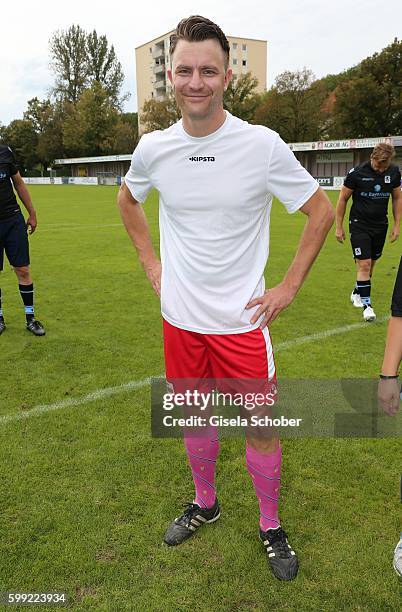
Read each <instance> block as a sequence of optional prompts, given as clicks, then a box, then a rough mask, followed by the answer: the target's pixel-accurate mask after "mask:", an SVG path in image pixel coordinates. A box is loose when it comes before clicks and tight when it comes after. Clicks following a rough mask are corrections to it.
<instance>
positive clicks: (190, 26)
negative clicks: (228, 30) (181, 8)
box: [170, 15, 230, 69]
mask: <svg viewBox="0 0 402 612" xmlns="http://www.w3.org/2000/svg"><path fill="white" fill-rule="evenodd" d="M209 39H215V40H217V41H218V42H219V44H220V46H221V47H222V50H223V52H224V54H225V69H227V67H228V65H229V52H230V46H229V42H228V39H227V38H226V36H225V35H224V33H223V32H222V30H221V29H220V27H219V26H218V25H216V23H214V22H213V21H211V20H210V19H207V18H206V17H201V16H200V15H191V17H187V18H186V19H182V20H181V21H180V22H179V23H178V24H177V26H176V29H175V31H174V33H173V34H172V35H171V37H170V55H171V56H172V55H173V53H174V50H175V49H176V45H177V43H178V42H179V40H186V41H187V42H200V41H202V40H209Z"/></svg>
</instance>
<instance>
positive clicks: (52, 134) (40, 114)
mask: <svg viewBox="0 0 402 612" xmlns="http://www.w3.org/2000/svg"><path fill="white" fill-rule="evenodd" d="M68 113H69V103H67V102H63V101H56V102H54V103H52V102H51V101H50V100H48V99H47V100H39V99H38V98H36V97H35V98H32V99H31V100H28V109H27V110H26V111H25V112H24V119H27V120H29V121H31V122H32V125H33V126H34V129H35V132H36V134H37V137H38V140H37V146H36V153H37V157H38V160H39V161H40V163H41V164H42V167H43V169H44V168H47V167H48V166H49V164H51V163H52V162H53V160H54V159H56V158H57V157H63V155H64V147H63V122H64V121H65V119H66V117H67V115H68Z"/></svg>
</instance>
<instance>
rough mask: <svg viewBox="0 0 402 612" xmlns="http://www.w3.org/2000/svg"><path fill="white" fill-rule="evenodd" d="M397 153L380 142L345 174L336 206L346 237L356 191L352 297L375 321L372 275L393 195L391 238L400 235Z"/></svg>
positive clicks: (352, 224) (339, 231)
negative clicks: (347, 212)
mask: <svg viewBox="0 0 402 612" xmlns="http://www.w3.org/2000/svg"><path fill="white" fill-rule="evenodd" d="M394 155H395V150H394V147H393V146H392V145H390V144H385V143H380V144H377V145H376V146H375V147H374V149H373V152H372V154H371V156H370V161H368V162H365V163H364V164H361V165H360V166H357V167H356V168H352V169H351V170H350V171H349V173H348V175H347V176H346V178H345V181H344V184H343V187H342V189H341V191H340V194H339V198H338V203H337V206H336V234H335V235H336V239H337V240H338V242H343V241H344V240H345V232H344V229H343V218H344V216H345V210H346V204H347V201H348V200H349V198H350V196H351V195H353V204H352V207H351V209H350V216H349V231H350V242H351V245H352V251H353V257H354V258H355V262H356V266H357V280H356V285H355V288H354V290H353V292H352V294H351V296H350V300H351V302H352V304H353V305H354V306H356V307H357V308H363V319H364V320H365V321H368V322H370V321H375V319H376V315H375V312H374V310H373V307H372V305H371V277H372V274H373V268H374V264H375V262H376V261H377V259H379V258H380V257H381V255H382V250H383V247H384V243H385V239H386V237H387V231H388V217H387V212H388V200H389V196H390V195H391V197H392V213H393V217H394V225H393V227H392V230H391V233H390V241H391V242H395V240H397V238H398V236H399V231H400V221H401V217H402V192H401V173H400V171H399V168H398V167H397V166H395V165H393V164H391V161H392V158H393V157H394Z"/></svg>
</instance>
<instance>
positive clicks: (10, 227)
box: [0, 212, 29, 270]
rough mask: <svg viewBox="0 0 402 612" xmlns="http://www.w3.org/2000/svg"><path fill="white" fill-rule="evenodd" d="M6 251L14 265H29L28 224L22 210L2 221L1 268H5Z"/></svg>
mask: <svg viewBox="0 0 402 612" xmlns="http://www.w3.org/2000/svg"><path fill="white" fill-rule="evenodd" d="M4 251H5V252H6V255H7V259H8V261H9V262H10V264H11V265H12V266H14V267H16V268H22V267H23V266H29V243H28V234H27V226H26V223H25V219H24V216H23V214H22V213H21V212H19V213H17V214H16V215H14V216H13V217H11V218H10V219H6V220H5V221H0V270H2V269H3V263H4Z"/></svg>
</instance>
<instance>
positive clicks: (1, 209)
mask: <svg viewBox="0 0 402 612" xmlns="http://www.w3.org/2000/svg"><path fill="white" fill-rule="evenodd" d="M14 189H15V191H16V192H17V194H18V196H19V198H20V200H21V202H22V203H23V205H24V206H25V208H26V209H27V211H28V215H29V216H28V219H27V220H26V221H25V219H24V216H23V214H22V212H21V208H20V206H19V204H18V202H17V198H16V196H15V193H14ZM36 226H37V220H36V212H35V209H34V207H33V205H32V200H31V197H30V195H29V192H28V189H27V188H26V186H25V183H24V181H23V178H22V177H21V175H20V173H19V171H18V167H17V164H16V161H15V157H14V154H13V152H12V150H11V149H10V147H7V146H5V145H0V272H1V271H2V270H3V263H4V252H5V253H6V255H7V259H8V261H9V262H10V264H11V265H12V266H13V268H14V271H15V273H16V275H17V279H18V285H19V290H20V294H21V298H22V301H23V303H24V308H25V317H26V328H27V330H28V331H29V332H31V333H32V334H34V335H35V336H44V335H45V329H44V327H43V325H42V324H41V323H40V321H38V320H37V319H35V314H34V304H33V292H34V288H33V282H32V278H31V273H30V269H29V263H30V261H29V243H28V232H29V233H30V234H32V233H33V232H34V231H35V229H36ZM5 329H6V325H5V322H4V316H3V310H2V303H1V288H0V335H1V334H2V333H3V332H4V330H5Z"/></svg>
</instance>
